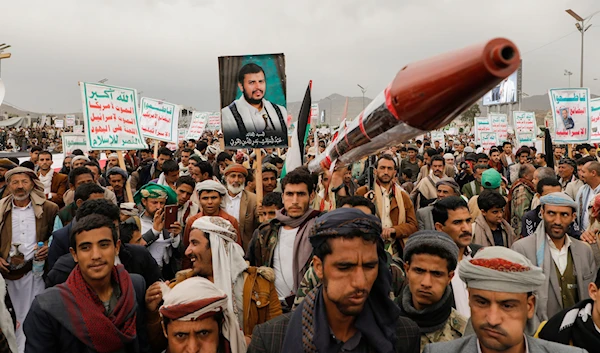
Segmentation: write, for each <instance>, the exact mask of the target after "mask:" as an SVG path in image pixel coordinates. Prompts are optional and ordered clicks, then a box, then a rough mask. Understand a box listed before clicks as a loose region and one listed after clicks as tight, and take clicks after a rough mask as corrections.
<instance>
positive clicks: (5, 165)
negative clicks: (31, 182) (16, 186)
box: [0, 158, 18, 199]
mask: <svg viewBox="0 0 600 353" xmlns="http://www.w3.org/2000/svg"><path fill="white" fill-rule="evenodd" d="M16 167H18V165H17V164H15V163H13V162H11V161H10V160H9V159H7V158H1V159H0V199H3V198H4V197H6V196H8V195H9V194H10V189H9V188H8V187H7V184H6V178H5V177H4V175H5V174H6V172H8V171H9V170H11V169H13V168H16Z"/></svg>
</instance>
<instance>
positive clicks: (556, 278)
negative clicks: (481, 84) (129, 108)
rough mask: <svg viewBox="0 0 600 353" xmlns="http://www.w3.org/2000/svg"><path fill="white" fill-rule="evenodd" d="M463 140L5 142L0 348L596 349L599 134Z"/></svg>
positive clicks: (1, 352) (0, 189)
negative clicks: (300, 153)
mask: <svg viewBox="0 0 600 353" xmlns="http://www.w3.org/2000/svg"><path fill="white" fill-rule="evenodd" d="M463 140H466V138H461V137H458V138H457V139H456V141H453V140H448V141H446V145H447V147H446V148H442V147H441V146H440V143H439V141H435V142H434V143H433V144H431V143H430V142H429V141H427V140H426V141H415V144H408V143H407V144H399V145H398V146H396V147H394V148H391V149H389V150H386V151H383V152H381V153H379V154H378V155H377V156H375V157H376V158H367V159H365V160H362V161H359V162H356V163H354V164H353V165H350V166H347V167H344V168H341V169H338V170H336V171H334V172H330V171H323V172H321V173H318V174H315V173H310V172H309V170H308V169H307V168H306V167H305V166H304V167H300V168H297V169H295V170H291V171H287V173H285V175H282V173H284V172H282V170H283V166H284V163H285V160H284V158H285V150H277V149H264V150H262V151H261V152H260V153H263V156H262V160H263V163H262V164H261V165H258V164H257V162H256V161H257V160H258V158H257V156H256V155H255V154H254V153H253V152H252V151H248V150H237V151H227V150H226V151H220V148H219V146H218V140H217V139H215V138H214V137H213V136H212V134H210V133H206V134H205V135H204V136H203V138H202V139H200V140H197V141H195V140H190V141H182V142H181V143H180V144H179V146H178V148H177V150H176V151H171V150H170V149H168V148H166V147H165V146H164V145H162V146H161V147H160V148H158V150H157V152H156V155H154V154H155V153H154V151H152V150H150V149H148V150H141V151H128V152H125V155H124V162H125V165H120V164H119V156H118V155H117V153H115V151H102V152H103V153H104V154H105V156H106V158H105V159H101V158H100V151H91V152H89V153H87V154H84V153H83V152H81V151H79V150H76V151H74V153H73V154H72V155H68V156H67V157H66V158H65V159H64V165H63V168H62V169H60V170H53V169H52V168H51V166H52V158H53V155H52V153H50V152H49V151H47V150H46V149H43V148H41V147H40V146H34V147H32V148H31V149H30V156H31V158H30V160H29V161H26V162H23V163H21V165H19V164H18V160H16V161H15V160H14V159H0V193H2V196H3V198H2V199H1V200H0V215H1V218H0V222H1V223H0V254H1V256H0V272H1V273H2V277H0V278H2V279H1V281H2V282H0V353H5V352H12V353H15V352H169V353H180V352H211V353H212V352H223V353H243V352H246V351H248V352H268V353H279V352H381V353H390V352H411V353H412V352H473V353H475V352H482V353H489V352H507V353H509V352H510V353H513V352H514V353H516V352H519V353H525V352H529V353H537V352H584V351H588V352H594V351H595V349H598V348H597V347H600V346H599V345H598V344H597V342H600V329H598V327H600V302H599V303H596V302H597V301H598V300H600V292H599V288H600V276H599V275H598V273H599V271H598V270H599V266H600V248H599V245H598V244H599V242H598V234H599V233H600V197H596V195H597V194H599V193H600V162H598V156H597V155H596V149H595V148H594V147H593V146H590V145H581V146H577V148H576V150H575V151H567V150H566V149H565V148H563V146H558V145H557V146H555V147H554V155H553V156H546V155H544V154H543V153H539V151H536V150H535V149H534V148H530V147H520V148H518V149H517V150H516V152H514V153H513V146H512V144H511V143H510V142H505V143H504V144H503V145H502V146H498V147H494V148H492V149H491V150H489V151H485V152H484V151H483V150H482V149H481V148H480V147H479V146H476V145H475V144H470V145H467V144H466V143H465V142H463ZM325 146H326V141H324V140H323V141H319V142H317V143H313V142H312V141H311V142H309V144H308V145H307V146H306V150H305V151H304V152H305V156H306V157H307V158H306V159H307V162H308V161H310V160H312V159H313V158H314V157H315V155H317V154H318V153H322V152H323V150H324V149H325ZM123 167H124V168H123ZM258 171H260V173H258ZM259 175H260V179H261V180H257V178H258V176H259ZM258 188H262V190H257V189H258ZM128 189H131V192H129V191H130V190H128ZM257 191H260V192H258V193H257ZM257 194H262V195H263V198H262V200H261V199H257ZM597 264H598V265H597Z"/></svg>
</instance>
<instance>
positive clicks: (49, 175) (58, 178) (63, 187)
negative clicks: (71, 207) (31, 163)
mask: <svg viewBox="0 0 600 353" xmlns="http://www.w3.org/2000/svg"><path fill="white" fill-rule="evenodd" d="M37 166H38V178H39V179H40V181H41V182H42V184H43V185H44V194H46V198H47V199H48V200H50V201H52V202H54V203H55V204H56V205H57V206H58V208H63V207H64V206H65V203H64V202H63V195H64V194H65V192H66V191H67V182H68V179H69V178H68V177H67V176H66V175H64V174H60V173H55V172H54V169H52V153H50V152H48V151H41V152H40V153H39V154H38V161H37Z"/></svg>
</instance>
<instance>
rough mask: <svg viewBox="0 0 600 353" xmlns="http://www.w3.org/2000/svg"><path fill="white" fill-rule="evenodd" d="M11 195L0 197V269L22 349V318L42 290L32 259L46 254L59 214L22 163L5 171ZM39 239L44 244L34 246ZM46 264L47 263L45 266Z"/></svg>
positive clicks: (21, 350)
mask: <svg viewBox="0 0 600 353" xmlns="http://www.w3.org/2000/svg"><path fill="white" fill-rule="evenodd" d="M4 177H5V178H6V182H7V183H8V188H9V190H10V193H11V195H9V196H7V197H5V198H3V199H2V200H1V201H0V273H2V276H3V277H4V279H5V280H6V284H7V287H8V293H9V295H10V298H11V299H12V303H13V306H14V309H15V314H16V316H17V322H19V323H21V325H18V327H17V330H16V336H17V345H18V347H19V351H20V352H23V350H24V349H25V335H24V334H23V325H22V323H23V321H25V317H26V316H27V313H28V312H29V308H30V307H31V303H32V301H33V298H35V296H36V295H37V294H39V293H41V292H42V291H43V290H44V279H43V278H42V276H37V275H34V273H33V272H32V268H33V266H32V265H33V260H34V258H35V260H43V261H45V260H46V258H47V257H48V240H49V238H50V235H51V234H52V225H53V224H54V219H55V218H56V215H57V214H58V206H56V204H55V203H54V202H51V201H48V200H46V195H45V194H44V185H43V184H42V182H41V181H40V180H39V179H38V177H37V175H36V174H35V173H34V172H33V171H32V170H31V169H27V168H24V167H16V168H13V169H11V170H9V171H8V172H6V174H4ZM38 242H43V243H44V245H43V246H42V247H41V248H39V249H37V252H36V248H37V244H38ZM47 268H48V267H47V266H46V269H47Z"/></svg>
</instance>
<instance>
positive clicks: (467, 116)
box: [460, 103, 481, 126]
mask: <svg viewBox="0 0 600 353" xmlns="http://www.w3.org/2000/svg"><path fill="white" fill-rule="evenodd" d="M479 114H481V110H479V104H477V103H475V104H473V105H472V106H471V108H469V109H467V110H465V111H464V113H462V114H461V116H460V121H462V122H463V123H468V124H470V125H471V126H473V124H474V123H475V117H477V116H479Z"/></svg>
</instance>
